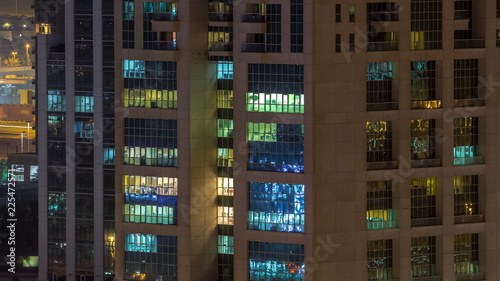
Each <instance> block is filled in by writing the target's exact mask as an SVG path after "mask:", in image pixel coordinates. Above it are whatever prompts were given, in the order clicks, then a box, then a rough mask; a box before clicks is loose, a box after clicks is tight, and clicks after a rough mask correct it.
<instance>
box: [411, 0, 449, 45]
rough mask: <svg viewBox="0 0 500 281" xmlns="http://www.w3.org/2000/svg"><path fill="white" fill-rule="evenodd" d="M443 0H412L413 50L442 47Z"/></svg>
mask: <svg viewBox="0 0 500 281" xmlns="http://www.w3.org/2000/svg"><path fill="white" fill-rule="evenodd" d="M442 13H443V8H442V0H412V1H411V33H410V42H411V44H410V49H411V50H436V49H441V48H442V44H443V43H442V40H443V38H442V36H443V35H442V29H443V24H442V18H443V15H442Z"/></svg>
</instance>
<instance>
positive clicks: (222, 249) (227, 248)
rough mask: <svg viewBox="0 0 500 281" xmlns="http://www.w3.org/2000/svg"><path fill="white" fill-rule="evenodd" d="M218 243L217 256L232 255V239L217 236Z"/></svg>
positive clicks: (231, 237)
mask: <svg viewBox="0 0 500 281" xmlns="http://www.w3.org/2000/svg"><path fill="white" fill-rule="evenodd" d="M217 241H218V252H219V254H228V255H233V254H234V237H233V236H227V235H219V236H218V238H217Z"/></svg>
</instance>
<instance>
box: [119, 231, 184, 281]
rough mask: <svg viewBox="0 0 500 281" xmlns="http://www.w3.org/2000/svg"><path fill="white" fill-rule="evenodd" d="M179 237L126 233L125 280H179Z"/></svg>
mask: <svg viewBox="0 0 500 281" xmlns="http://www.w3.org/2000/svg"><path fill="white" fill-rule="evenodd" d="M177 264H178V262H177V237H175V236H163V235H152V234H141V233H125V276H124V277H125V278H124V279H125V280H169V281H170V280H172V281H173V280H177V275H178V273H177Z"/></svg>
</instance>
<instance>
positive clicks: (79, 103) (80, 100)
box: [75, 93, 94, 113]
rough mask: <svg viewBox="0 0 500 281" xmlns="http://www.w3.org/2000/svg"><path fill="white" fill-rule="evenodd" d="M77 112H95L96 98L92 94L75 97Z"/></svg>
mask: <svg viewBox="0 0 500 281" xmlns="http://www.w3.org/2000/svg"><path fill="white" fill-rule="evenodd" d="M75 112H85V113H91V112H94V96H93V94H92V93H88V94H87V95H85V96H80V95H77V96H75Z"/></svg>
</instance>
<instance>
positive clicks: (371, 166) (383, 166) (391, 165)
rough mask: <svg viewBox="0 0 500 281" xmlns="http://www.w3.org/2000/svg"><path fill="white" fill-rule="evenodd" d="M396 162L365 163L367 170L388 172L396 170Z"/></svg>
mask: <svg viewBox="0 0 500 281" xmlns="http://www.w3.org/2000/svg"><path fill="white" fill-rule="evenodd" d="M397 168H398V161H384V162H367V163H366V169H367V170H389V169H397Z"/></svg>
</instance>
